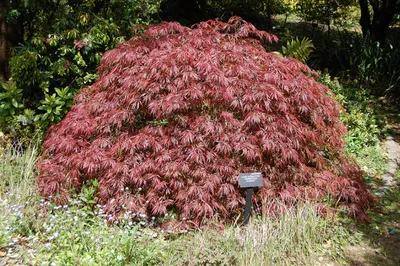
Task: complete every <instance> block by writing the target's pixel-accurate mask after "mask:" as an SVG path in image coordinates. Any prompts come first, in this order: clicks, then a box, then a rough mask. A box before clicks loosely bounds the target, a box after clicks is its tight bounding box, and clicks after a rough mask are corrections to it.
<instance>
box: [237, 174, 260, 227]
mask: <svg viewBox="0 0 400 266" xmlns="http://www.w3.org/2000/svg"><path fill="white" fill-rule="evenodd" d="M239 186H240V187H242V188H247V192H246V205H245V207H244V224H245V225H246V224H248V222H249V219H250V212H251V198H252V195H253V188H254V187H262V174H261V173H259V172H257V173H243V174H239Z"/></svg>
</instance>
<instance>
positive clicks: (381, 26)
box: [370, 0, 397, 47]
mask: <svg viewBox="0 0 400 266" xmlns="http://www.w3.org/2000/svg"><path fill="white" fill-rule="evenodd" d="M396 2H397V0H382V1H378V0H370V3H371V5H372V9H373V10H374V15H373V18H372V26H371V28H372V39H373V41H376V42H379V44H380V45H381V47H383V46H385V44H386V36H387V33H388V30H389V26H390V23H391V22H392V20H393V17H394V15H395V14H396Z"/></svg>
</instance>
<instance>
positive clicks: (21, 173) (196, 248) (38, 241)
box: [0, 146, 336, 265]
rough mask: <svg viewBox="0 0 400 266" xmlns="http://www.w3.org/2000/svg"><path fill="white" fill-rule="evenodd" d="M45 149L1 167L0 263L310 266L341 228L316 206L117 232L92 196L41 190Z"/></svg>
mask: <svg viewBox="0 0 400 266" xmlns="http://www.w3.org/2000/svg"><path fill="white" fill-rule="evenodd" d="M36 159H37V148H35V146H32V147H31V148H29V149H27V150H26V151H25V152H24V153H18V152H16V151H15V150H13V149H9V150H5V151H3V153H2V155H1V159H0V173H1V174H2V177H1V179H0V217H3V218H2V219H1V220H0V263H8V264H10V265H15V264H18V263H19V264H22V265H27V264H29V263H30V264H32V265H307V264H309V262H310V261H313V260H315V259H316V258H317V256H319V255H323V254H324V252H325V251H326V250H325V249H324V248H323V244H324V243H326V242H327V241H329V239H331V238H332V233H333V229H334V228H335V224H336V223H334V222H332V221H331V220H329V219H323V218H322V217H320V216H319V215H318V214H317V210H316V207H315V205H314V204H311V203H305V204H302V205H299V206H297V207H292V208H289V209H288V210H287V211H286V212H285V213H283V214H281V215H277V216H274V217H262V218H261V217H260V218H257V217H254V218H253V220H251V222H250V224H249V225H247V226H241V225H229V226H227V227H226V228H225V229H223V230H220V229H217V226H214V227H213V226H210V227H208V228H205V229H204V230H201V231H189V232H186V233H171V232H165V231H162V230H161V229H160V228H158V227H155V226H153V224H152V223H153V222H152V220H151V219H150V220H146V221H144V220H143V221H141V222H140V221H136V222H135V221H131V220H129V219H128V218H127V217H126V218H124V219H122V220H121V221H120V222H119V223H118V225H110V224H108V223H107V222H106V220H105V217H104V214H102V211H101V206H96V207H95V208H94V209H91V208H89V207H88V206H87V205H86V204H85V202H84V200H87V196H88V194H90V193H89V192H90V191H89V192H88V191H85V190H83V191H84V192H83V194H80V195H77V196H76V198H74V199H72V200H71V202H70V204H69V205H68V206H67V205H65V206H57V205H54V203H51V202H49V201H45V200H43V199H41V198H40V197H39V195H38V192H37V188H36V184H35V168H34V165H35V162H36Z"/></svg>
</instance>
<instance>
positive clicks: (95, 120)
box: [38, 17, 372, 225]
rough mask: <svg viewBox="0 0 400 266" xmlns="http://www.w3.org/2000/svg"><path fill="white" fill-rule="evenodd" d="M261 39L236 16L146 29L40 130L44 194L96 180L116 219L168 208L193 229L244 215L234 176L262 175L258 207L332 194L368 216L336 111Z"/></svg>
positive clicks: (108, 57)
mask: <svg viewBox="0 0 400 266" xmlns="http://www.w3.org/2000/svg"><path fill="white" fill-rule="evenodd" d="M264 40H267V41H269V42H272V41H277V38H276V36H274V35H271V34H268V33H267V32H263V31H258V30H257V29H255V27H254V26H253V25H251V24H249V23H247V22H245V21H243V20H242V19H240V18H238V17H233V18H231V19H230V20H229V22H228V23H223V22H219V21H212V20H211V21H206V22H201V23H199V24H197V25H194V26H193V27H192V28H191V29H190V28H187V27H183V26H181V25H180V24H178V23H162V24H161V25H158V26H150V27H148V28H147V29H146V30H145V32H144V33H143V34H142V35H139V36H136V37H133V38H132V39H131V40H130V41H127V42H124V43H122V44H120V45H119V46H118V47H117V48H116V49H113V50H111V51H108V52H107V53H106V54H105V55H104V56H103V59H102V62H101V65H100V67H99V73H100V77H99V79H98V80H97V82H96V83H95V84H93V85H92V86H91V87H87V88H84V89H82V91H81V92H80V93H79V94H78V95H77V97H76V98H75V105H74V106H73V107H72V108H71V110H70V112H69V113H68V114H67V116H66V117H65V119H64V120H63V121H61V122H60V123H59V124H57V125H55V126H53V127H52V128H50V129H49V131H48V132H47V140H46V141H45V143H44V148H45V151H44V154H43V157H42V159H41V161H40V163H39V169H40V175H39V177H38V183H39V188H40V192H41V194H42V195H43V196H48V195H54V194H58V195H59V199H61V200H63V201H65V200H67V199H68V198H69V195H70V194H69V193H70V192H69V188H70V187H77V188H80V187H81V186H82V184H83V183H84V182H85V181H86V180H89V179H93V178H96V179H98V180H99V188H98V189H99V194H98V197H97V201H98V203H99V204H102V205H106V207H105V209H106V211H107V212H108V214H111V215H113V216H114V217H116V216H118V215H119V214H121V213H122V212H124V211H127V210H129V211H132V212H134V213H146V214H148V215H150V216H153V215H155V216H158V215H164V214H165V213H166V212H167V211H169V210H171V209H172V210H174V211H175V212H176V213H177V214H178V215H179V216H180V218H181V219H183V218H185V220H187V221H190V223H193V224H197V225H199V224H201V223H202V222H203V221H204V220H205V219H208V218H218V219H221V220H229V219H230V218H233V217H234V216H235V215H237V214H238V213H239V212H242V209H243V204H244V191H243V190H242V189H240V188H239V187H238V173H243V172H253V171H257V172H258V171H261V172H262V173H263V176H264V180H263V182H264V186H263V187H262V188H260V189H259V190H258V191H257V193H256V195H255V198H254V203H255V204H259V203H260V202H262V200H269V199H281V200H284V201H286V202H289V203H293V202H294V201H296V200H297V199H299V198H314V199H319V198H321V197H324V196H326V195H327V194H328V193H330V194H331V195H332V196H333V197H334V198H335V199H337V200H338V201H340V203H341V204H344V205H347V206H348V207H349V208H348V209H349V210H350V212H351V214H352V215H355V216H358V217H364V214H365V210H366V209H367V208H368V207H369V205H370V204H371V202H372V196H371V195H370V194H369V192H368V191H367V189H366V188H365V186H364V184H363V181H362V178H361V172H360V170H359V168H358V167H357V166H356V165H355V164H354V162H352V161H349V159H348V158H347V155H346V154H345V152H344V150H343V147H344V143H343V140H342V136H343V134H345V133H346V129H345V127H344V125H343V123H342V122H341V121H340V120H339V114H340V112H341V111H342V108H341V107H340V106H339V105H338V103H337V102H336V101H335V100H333V99H332V98H331V97H329V96H327V94H328V93H329V94H332V92H331V91H330V90H329V89H328V88H327V87H325V86H323V85H321V84H319V83H318V82H317V81H316V80H315V76H316V75H317V74H316V73H315V72H313V71H312V70H310V69H309V68H308V67H307V66H306V65H304V64H302V63H300V62H298V61H296V60H294V59H287V58H283V57H281V56H279V55H277V54H275V53H267V52H266V51H265V49H264V48H263V46H262V45H261V41H264ZM139 188H141V190H139Z"/></svg>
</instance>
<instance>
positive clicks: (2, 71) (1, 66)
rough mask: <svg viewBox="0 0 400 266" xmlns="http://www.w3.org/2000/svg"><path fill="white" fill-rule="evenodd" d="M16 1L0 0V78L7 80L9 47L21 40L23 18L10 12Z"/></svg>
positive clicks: (8, 73)
mask: <svg viewBox="0 0 400 266" xmlns="http://www.w3.org/2000/svg"><path fill="white" fill-rule="evenodd" d="M16 2H17V1H12V2H11V1H10V0H4V1H1V2H0V79H5V80H7V79H8V78H9V77H10V70H9V66H8V61H9V60H10V57H11V49H12V48H13V47H15V46H16V45H17V44H18V43H22V42H23V37H24V27H23V19H22V18H21V17H20V16H18V15H17V14H15V13H12V12H10V10H12V9H13V8H14V7H15V5H16Z"/></svg>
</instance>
